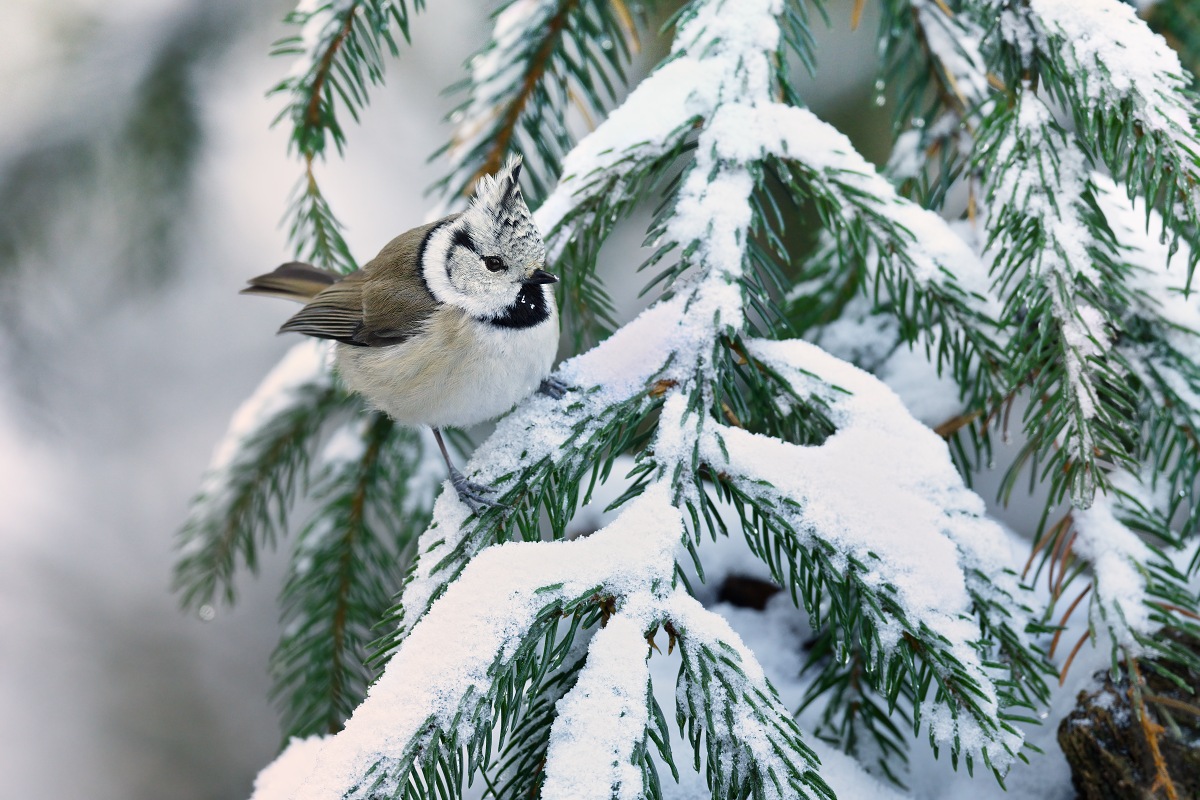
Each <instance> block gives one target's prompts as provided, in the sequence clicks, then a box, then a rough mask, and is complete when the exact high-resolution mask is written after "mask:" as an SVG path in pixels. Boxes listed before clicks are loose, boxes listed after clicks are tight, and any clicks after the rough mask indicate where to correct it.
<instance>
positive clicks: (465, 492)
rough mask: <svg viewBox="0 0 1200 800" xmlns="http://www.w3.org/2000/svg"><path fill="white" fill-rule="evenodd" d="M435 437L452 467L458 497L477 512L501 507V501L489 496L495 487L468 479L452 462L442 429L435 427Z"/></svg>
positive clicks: (451, 477) (450, 467)
mask: <svg viewBox="0 0 1200 800" xmlns="http://www.w3.org/2000/svg"><path fill="white" fill-rule="evenodd" d="M433 438H435V439H437V443H438V447H439V448H441V450H442V458H444V459H446V466H447V467H448V468H449V469H450V484H451V485H452V486H453V487H454V491H456V492H457V493H458V499H459V500H462V501H463V502H464V503H466V504H467V505H468V506H470V507H471V510H472V511H474V512H475V513H479V511H480V509H484V508H497V507H499V505H500V504H499V503H497V502H496V501H495V500H493V499H491V498H490V497H488V495H490V494H494V493H495V491H496V490H495V489H493V488H492V487H490V486H484V485H483V484H481V483H475V482H474V481H469V480H467V476H466V475H463V474H462V473H461V472H459V471H458V468H457V467H455V466H454V464H453V463H451V461H450V453H449V451H448V450H446V443H445V442H443V441H442V432H441V430H440V429H438V428H434V429H433Z"/></svg>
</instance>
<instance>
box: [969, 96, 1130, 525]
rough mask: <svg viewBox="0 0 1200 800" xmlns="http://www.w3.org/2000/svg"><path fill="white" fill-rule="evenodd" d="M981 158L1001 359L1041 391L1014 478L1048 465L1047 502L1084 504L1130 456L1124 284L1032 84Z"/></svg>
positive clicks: (1073, 152) (992, 125)
mask: <svg viewBox="0 0 1200 800" xmlns="http://www.w3.org/2000/svg"><path fill="white" fill-rule="evenodd" d="M979 157H980V158H981V159H986V162H985V163H983V164H982V168H983V171H984V173H985V174H986V175H988V178H987V181H986V184H985V185H986V190H987V202H988V205H989V208H990V211H989V219H988V242H987V246H986V247H987V250H989V251H990V252H991V253H992V254H993V258H994V265H993V269H994V274H995V279H996V282H997V284H998V285H999V286H1001V287H1003V290H1004V293H1005V297H1006V307H1005V311H1004V320H1005V323H1004V324H1005V326H1006V327H1007V328H1008V329H1009V330H1010V331H1012V333H1011V338H1010V339H1009V352H1008V357H1007V358H1006V359H1005V360H1006V362H1007V363H1008V365H1009V370H1010V371H1011V374H1012V376H1013V380H1014V382H1016V381H1028V382H1029V384H1030V388H1031V391H1032V393H1033V396H1034V398H1035V399H1036V400H1035V402H1034V403H1032V404H1031V405H1030V407H1029V410H1028V411H1027V412H1026V414H1025V420H1024V424H1025V430H1026V432H1027V433H1028V435H1029V441H1028V443H1027V444H1026V446H1025V447H1024V449H1023V450H1022V453H1021V455H1020V456H1019V457H1018V459H1017V460H1016V462H1015V463H1014V465H1013V467H1012V468H1011V469H1010V475H1012V474H1015V472H1016V471H1017V470H1018V469H1019V468H1020V467H1021V466H1023V465H1024V464H1025V463H1026V461H1028V460H1033V461H1035V463H1039V464H1044V465H1045V466H1044V473H1045V474H1046V476H1047V478H1048V480H1049V484H1050V488H1051V501H1050V502H1057V500H1058V499H1060V498H1061V497H1063V496H1064V495H1066V494H1068V493H1069V494H1070V497H1071V501H1072V502H1073V503H1074V504H1075V505H1076V506H1077V507H1080V508H1086V507H1087V506H1088V505H1089V504H1090V503H1091V502H1092V498H1093V497H1094V496H1095V494H1096V491H1097V489H1098V488H1099V489H1103V488H1105V487H1106V486H1107V479H1106V471H1105V469H1104V466H1103V464H1102V461H1103V462H1104V463H1116V464H1124V465H1129V464H1131V463H1132V462H1131V460H1130V458H1131V453H1130V442H1129V441H1128V439H1129V437H1128V433H1127V431H1126V426H1125V420H1126V419H1127V418H1128V414H1129V411H1130V410H1131V409H1132V406H1133V398H1132V397H1131V396H1130V393H1129V389H1128V387H1127V384H1126V382H1125V380H1124V379H1123V375H1124V372H1125V370H1126V367H1125V365H1124V363H1123V362H1122V360H1121V358H1120V354H1119V353H1117V352H1114V351H1113V350H1112V347H1111V345H1112V341H1113V338H1114V337H1115V336H1116V335H1117V332H1118V331H1119V330H1120V328H1119V324H1118V322H1117V319H1116V318H1115V316H1114V315H1113V313H1112V311H1111V302H1112V301H1111V299H1110V296H1111V295H1113V294H1117V293H1119V292H1120V291H1122V287H1123V286H1124V285H1125V282H1124V281H1123V280H1122V278H1123V276H1122V275H1121V274H1119V273H1116V270H1117V266H1116V265H1115V264H1113V263H1112V262H1111V260H1110V259H1109V258H1108V251H1109V247H1108V245H1109V242H1108V240H1107V238H1106V237H1105V231H1104V221H1103V218H1102V217H1100V216H1099V215H1098V214H1097V213H1095V209H1094V201H1093V202H1091V203H1089V202H1088V197H1089V193H1090V189H1089V186H1088V173H1087V170H1086V160H1085V157H1084V155H1083V154H1082V153H1081V152H1079V151H1078V150H1077V149H1076V146H1075V141H1074V140H1073V139H1072V138H1070V137H1069V136H1068V134H1067V133H1066V132H1065V131H1063V129H1062V128H1060V127H1059V126H1058V125H1057V123H1055V122H1054V120H1053V118H1052V117H1051V116H1050V113H1049V111H1048V110H1047V109H1046V107H1045V106H1044V105H1043V104H1042V103H1041V101H1040V100H1038V99H1037V98H1036V97H1035V96H1034V95H1033V92H1032V90H1031V89H1030V88H1028V87H1025V88H1023V91H1022V94H1021V96H1020V98H1019V101H1018V103H1017V106H1016V107H1015V108H1013V109H998V110H997V111H996V112H995V113H994V114H993V115H992V116H991V117H989V119H988V120H987V124H986V131H985V134H984V138H983V140H982V141H981V143H980V153H979ZM1114 273H1115V274H1114Z"/></svg>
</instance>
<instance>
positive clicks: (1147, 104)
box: [1029, 0, 1196, 150]
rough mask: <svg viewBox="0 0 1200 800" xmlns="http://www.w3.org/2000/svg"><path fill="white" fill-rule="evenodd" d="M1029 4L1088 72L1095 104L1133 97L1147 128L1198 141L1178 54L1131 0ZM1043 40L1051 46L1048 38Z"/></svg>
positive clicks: (1087, 91) (1087, 89) (1038, 0)
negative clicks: (1140, 15)
mask: <svg viewBox="0 0 1200 800" xmlns="http://www.w3.org/2000/svg"><path fill="white" fill-rule="evenodd" d="M1029 8H1030V10H1031V11H1032V12H1033V15H1034V16H1035V18H1036V19H1037V20H1038V23H1039V25H1040V27H1041V28H1042V30H1043V32H1044V33H1048V34H1050V35H1051V36H1053V37H1054V38H1055V39H1056V40H1057V41H1056V43H1057V45H1058V47H1060V48H1061V49H1062V50H1063V56H1064V57H1065V59H1066V60H1067V62H1068V63H1069V64H1073V65H1074V66H1075V67H1076V68H1077V69H1078V70H1079V71H1080V72H1082V73H1083V74H1084V75H1085V79H1084V81H1083V87H1082V89H1083V91H1082V96H1083V99H1084V100H1085V101H1086V102H1089V103H1090V105H1091V107H1092V109H1093V110H1099V109H1105V108H1114V107H1116V106H1118V105H1119V103H1120V101H1121V100H1122V99H1129V100H1131V101H1132V102H1133V107H1134V109H1135V113H1136V114H1137V115H1138V117H1139V122H1140V124H1142V125H1143V126H1145V127H1146V128H1147V129H1148V130H1150V131H1160V132H1162V133H1164V134H1166V135H1167V136H1169V137H1171V138H1178V139H1181V140H1185V141H1191V142H1192V143H1195V142H1196V134H1195V126H1194V125H1193V124H1192V122H1191V118H1192V115H1193V114H1194V113H1195V112H1194V111H1193V110H1190V109H1189V106H1188V104H1187V103H1186V101H1184V100H1183V94H1182V93H1183V91H1184V90H1185V89H1186V88H1187V84H1186V82H1185V81H1184V79H1183V74H1184V72H1183V67H1182V66H1181V65H1180V63H1179V56H1178V55H1176V53H1175V51H1174V50H1172V49H1171V48H1170V47H1169V46H1168V45H1167V43H1166V42H1164V41H1163V39H1162V37H1161V36H1159V35H1158V34H1156V33H1154V32H1153V31H1151V30H1150V27H1149V26H1148V25H1147V24H1146V22H1145V21H1144V20H1142V19H1140V18H1139V17H1138V15H1137V12H1136V11H1135V10H1134V8H1133V7H1132V6H1130V5H1127V4H1125V3H1122V2H1120V1H1119V0H1087V1H1086V2H1080V0H1030V2H1029ZM1039 45H1040V48H1041V49H1042V50H1049V49H1050V47H1051V43H1050V42H1047V41H1043V42H1040V43H1039ZM1192 149H1193V150H1195V147H1194V144H1193V147H1192Z"/></svg>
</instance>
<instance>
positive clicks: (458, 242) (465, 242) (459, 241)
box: [450, 228, 479, 255]
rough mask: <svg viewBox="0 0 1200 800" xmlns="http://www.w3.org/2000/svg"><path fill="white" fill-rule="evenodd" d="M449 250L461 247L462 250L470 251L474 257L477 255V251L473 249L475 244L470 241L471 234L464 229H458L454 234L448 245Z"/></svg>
mask: <svg viewBox="0 0 1200 800" xmlns="http://www.w3.org/2000/svg"><path fill="white" fill-rule="evenodd" d="M450 246H451V248H454V247H461V248H463V249H464V250H470V251H471V252H472V253H474V254H475V255H479V251H478V250H476V249H475V242H474V241H473V240H472V239H471V234H469V233H467V232H466V230H465V229H463V228H459V229H458V230H456V231H455V232H454V239H453V240H452V241H451V243H450Z"/></svg>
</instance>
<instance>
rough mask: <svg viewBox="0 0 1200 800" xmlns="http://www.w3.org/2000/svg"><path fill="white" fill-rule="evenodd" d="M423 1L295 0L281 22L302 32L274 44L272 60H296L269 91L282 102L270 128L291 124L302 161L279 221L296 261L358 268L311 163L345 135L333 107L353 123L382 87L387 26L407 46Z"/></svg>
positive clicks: (389, 37) (391, 42) (391, 38)
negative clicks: (282, 222)
mask: <svg viewBox="0 0 1200 800" xmlns="http://www.w3.org/2000/svg"><path fill="white" fill-rule="evenodd" d="M424 5H425V0H412V4H411V6H410V4H409V0H301V2H300V3H299V4H298V5H297V7H296V9H295V10H294V11H292V12H291V13H290V14H288V16H287V19H286V20H285V21H286V22H287V23H289V24H292V25H295V26H298V27H299V28H300V32H299V33H298V34H294V35H292V36H288V37H285V38H283V39H280V40H279V41H278V42H276V43H275V47H274V49H273V50H272V55H276V56H291V57H294V59H295V60H294V62H293V66H292V71H291V74H290V75H288V77H286V78H284V79H283V80H282V81H280V82H279V83H278V84H277V85H276V86H275V87H274V88H273V89H272V90H271V93H272V94H279V95H283V96H284V97H285V98H286V104H285V106H284V108H283V109H282V110H281V111H280V112H279V115H278V116H277V117H276V118H275V124H278V123H280V122H283V121H285V120H286V121H287V122H288V123H289V125H290V126H291V133H290V138H289V149H290V150H291V151H292V152H295V153H296V154H298V155H299V156H300V158H301V159H302V160H303V162H304V174H303V175H302V176H301V178H300V181H299V182H298V184H297V186H296V189H295V190H294V192H293V194H292V201H291V204H290V206H289V208H288V211H287V214H286V216H285V220H286V224H287V227H288V234H289V239H290V241H291V243H292V246H293V247H294V248H295V252H296V256H297V258H301V259H307V260H309V261H312V262H314V263H316V264H317V265H318V266H321V267H324V268H326V269H333V270H338V271H340V272H351V271H353V270H354V269H357V267H358V265H357V263H356V262H355V260H354V257H353V256H352V255H351V254H350V248H349V247H348V246H347V244H346V242H345V239H344V238H343V236H342V226H341V223H339V222H338V220H337V218H336V217H335V216H334V214H333V211H332V209H330V207H329V204H328V201H326V200H325V197H324V196H323V195H322V193H321V190H320V188H319V186H318V185H317V180H316V175H315V170H314V165H315V162H316V161H317V160H318V159H323V158H324V157H325V153H326V151H327V148H328V146H329V142H330V141H332V142H333V145H334V147H335V148H336V149H337V151H338V153H341V152H342V150H343V148H344V147H345V144H346V134H345V130H344V128H343V127H342V123H341V120H339V118H338V113H339V110H344V111H346V112H347V113H349V114H350V115H351V116H352V117H353V118H354V119H355V120H357V119H358V115H359V112H361V111H362V110H363V109H364V108H365V107H366V105H367V101H368V97H369V94H370V89H371V87H372V86H377V85H379V84H380V83H382V82H383V70H384V61H383V57H384V52H385V51H386V52H387V53H389V54H390V55H392V56H393V57H394V56H396V55H398V53H399V47H398V44H397V42H396V38H395V34H394V33H393V24H394V25H395V26H396V28H398V29H399V30H400V33H401V34H402V35H403V36H404V39H405V41H408V40H409V23H410V20H411V17H412V15H413V14H415V13H417V12H418V11H420V10H421V9H422V8H424Z"/></svg>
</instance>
